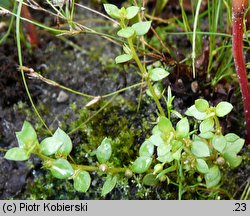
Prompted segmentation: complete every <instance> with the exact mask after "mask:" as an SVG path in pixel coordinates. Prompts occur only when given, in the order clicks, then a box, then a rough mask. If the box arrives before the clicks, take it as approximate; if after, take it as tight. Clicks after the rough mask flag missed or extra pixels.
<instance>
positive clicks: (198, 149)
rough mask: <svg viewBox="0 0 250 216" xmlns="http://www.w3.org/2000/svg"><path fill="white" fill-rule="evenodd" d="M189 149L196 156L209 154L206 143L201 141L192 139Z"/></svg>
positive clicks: (207, 155)
mask: <svg viewBox="0 0 250 216" xmlns="http://www.w3.org/2000/svg"><path fill="white" fill-rule="evenodd" d="M191 151H192V153H193V154H194V155H195V156H196V157H209V156H210V151H209V148H208V145H207V144H206V143H204V142H202V141H194V142H193V143H192V148H191Z"/></svg>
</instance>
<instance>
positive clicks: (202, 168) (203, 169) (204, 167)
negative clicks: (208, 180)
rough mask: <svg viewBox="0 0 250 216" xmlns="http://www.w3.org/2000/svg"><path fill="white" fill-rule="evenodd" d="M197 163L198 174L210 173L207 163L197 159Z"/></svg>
mask: <svg viewBox="0 0 250 216" xmlns="http://www.w3.org/2000/svg"><path fill="white" fill-rule="evenodd" d="M196 162H197V164H196V168H197V170H198V172H200V173H204V174H205V173H208V172H209V168H208V165H207V163H206V161H204V160H203V159H197V160H196Z"/></svg>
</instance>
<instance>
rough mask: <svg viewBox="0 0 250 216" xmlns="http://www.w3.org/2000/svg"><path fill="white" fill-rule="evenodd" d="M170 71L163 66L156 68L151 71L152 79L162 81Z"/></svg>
mask: <svg viewBox="0 0 250 216" xmlns="http://www.w3.org/2000/svg"><path fill="white" fill-rule="evenodd" d="M168 75H169V72H167V71H166V70H164V69H163V68H154V69H152V70H150V71H149V77H150V79H151V80H152V81H160V80H162V79H164V78H165V77H167V76H168Z"/></svg>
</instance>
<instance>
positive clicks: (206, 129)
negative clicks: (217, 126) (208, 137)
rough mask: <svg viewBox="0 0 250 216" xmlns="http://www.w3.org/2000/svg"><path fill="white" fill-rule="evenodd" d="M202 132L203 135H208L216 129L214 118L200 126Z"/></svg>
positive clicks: (208, 119)
mask: <svg viewBox="0 0 250 216" xmlns="http://www.w3.org/2000/svg"><path fill="white" fill-rule="evenodd" d="M199 129H200V132H201V133H207V132H209V131H212V130H213V129H214V119H213V118H207V119H205V120H204V121H202V122H201V124H200V127H199Z"/></svg>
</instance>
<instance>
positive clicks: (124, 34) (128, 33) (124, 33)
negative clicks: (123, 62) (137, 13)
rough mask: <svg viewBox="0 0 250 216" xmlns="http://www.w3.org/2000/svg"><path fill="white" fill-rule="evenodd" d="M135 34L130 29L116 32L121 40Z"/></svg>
mask: <svg viewBox="0 0 250 216" xmlns="http://www.w3.org/2000/svg"><path fill="white" fill-rule="evenodd" d="M134 34H135V30H134V29H133V28H131V27H127V28H124V29H121V30H120V31H118V32H117V35H118V36H120V37H123V38H131V37H133V35H134Z"/></svg>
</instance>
